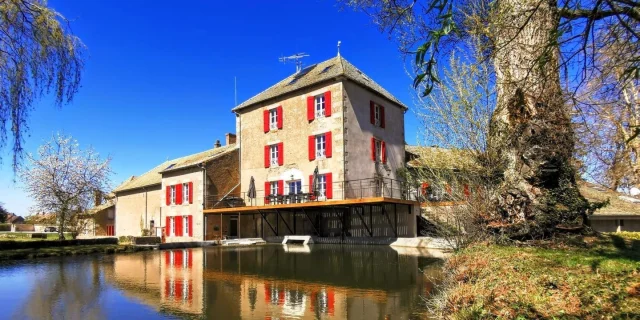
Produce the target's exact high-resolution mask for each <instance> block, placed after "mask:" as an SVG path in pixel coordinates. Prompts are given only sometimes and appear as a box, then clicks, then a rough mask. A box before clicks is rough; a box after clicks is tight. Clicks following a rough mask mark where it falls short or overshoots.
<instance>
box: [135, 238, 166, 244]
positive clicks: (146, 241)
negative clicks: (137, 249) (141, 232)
mask: <svg viewBox="0 0 640 320" xmlns="http://www.w3.org/2000/svg"><path fill="white" fill-rule="evenodd" d="M160 242H161V239H160V237H134V238H133V242H132V243H133V244H147V245H148V244H160Z"/></svg>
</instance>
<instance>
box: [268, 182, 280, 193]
mask: <svg viewBox="0 0 640 320" xmlns="http://www.w3.org/2000/svg"><path fill="white" fill-rule="evenodd" d="M269 194H270V195H272V196H277V195H278V181H271V182H269Z"/></svg>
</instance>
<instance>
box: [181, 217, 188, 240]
mask: <svg viewBox="0 0 640 320" xmlns="http://www.w3.org/2000/svg"><path fill="white" fill-rule="evenodd" d="M182 227H183V228H182V230H183V232H182V234H186V235H189V216H182Z"/></svg>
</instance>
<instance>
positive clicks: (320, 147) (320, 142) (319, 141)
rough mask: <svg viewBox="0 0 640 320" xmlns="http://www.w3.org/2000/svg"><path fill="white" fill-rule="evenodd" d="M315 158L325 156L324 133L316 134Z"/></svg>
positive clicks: (325, 139) (325, 143) (325, 142)
mask: <svg viewBox="0 0 640 320" xmlns="http://www.w3.org/2000/svg"><path fill="white" fill-rule="evenodd" d="M315 143H316V158H325V157H326V156H327V136H326V135H324V134H319V135H316V141H315Z"/></svg>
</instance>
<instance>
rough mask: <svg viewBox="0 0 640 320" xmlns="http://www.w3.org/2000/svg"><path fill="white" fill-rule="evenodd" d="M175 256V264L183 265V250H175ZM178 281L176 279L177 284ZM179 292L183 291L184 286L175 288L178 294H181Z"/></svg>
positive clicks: (177, 265)
mask: <svg viewBox="0 0 640 320" xmlns="http://www.w3.org/2000/svg"><path fill="white" fill-rule="evenodd" d="M173 256H174V257H173V258H174V262H175V263H174V265H175V266H176V267H182V250H176V251H174V253H173ZM177 282H178V280H176V281H175V283H176V284H177ZM176 287H178V286H177V285H176ZM180 287H181V286H180ZM178 292H182V288H180V289H178V288H176V290H175V293H176V295H177V294H179V293H178Z"/></svg>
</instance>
